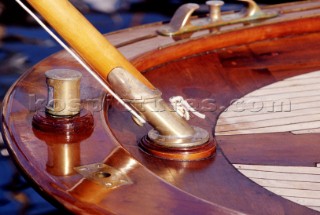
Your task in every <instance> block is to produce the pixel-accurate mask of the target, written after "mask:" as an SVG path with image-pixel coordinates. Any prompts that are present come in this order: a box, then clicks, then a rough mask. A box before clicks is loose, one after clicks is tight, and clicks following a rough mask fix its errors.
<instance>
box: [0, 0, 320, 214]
mask: <svg viewBox="0 0 320 215" xmlns="http://www.w3.org/2000/svg"><path fill="white" fill-rule="evenodd" d="M306 4H307V5H309V6H310V5H311V6H313V7H312V9H310V10H309V9H308V11H309V13H308V12H306V11H298V12H296V11H295V10H293V8H295V7H296V8H301V5H298V6H292V4H289V5H287V6H285V5H284V6H282V10H284V11H285V10H287V11H289V12H288V14H287V16H285V15H284V16H280V17H278V18H276V19H275V20H270V21H265V23H263V22H262V23H257V24H253V25H252V26H245V27H244V28H243V29H241V30H239V31H236V32H234V31H229V30H226V31H225V32H224V33H223V34H221V35H220V34H219V35H215V34H210V35H207V32H199V33H197V34H199V35H193V36H194V37H193V38H191V39H187V40H181V41H178V42H175V41H174V40H172V39H171V38H164V37H160V36H152V37H151V36H150V37H147V36H148V35H150V32H154V29H155V28H156V27H157V26H158V25H160V24H156V25H149V26H145V27H139V28H137V29H130V30H127V31H120V32H118V33H114V34H111V35H108V36H107V37H108V38H110V40H111V41H112V42H113V43H114V44H116V45H118V46H119V48H120V50H121V51H122V52H123V53H124V54H125V55H126V56H127V57H128V58H130V59H131V60H132V62H133V63H134V65H135V66H137V68H138V69H139V70H140V71H143V72H144V75H145V76H146V77H147V78H148V79H149V80H150V81H151V83H153V84H154V85H155V86H156V87H157V88H159V89H160V90H161V91H162V93H163V96H164V98H165V99H168V98H170V97H171V96H176V95H182V96H183V97H184V98H188V99H192V101H193V102H194V104H193V105H194V106H196V107H198V108H197V109H198V110H199V111H202V112H204V113H205V114H206V116H207V118H206V119H205V120H202V119H197V118H193V119H192V120H191V121H190V124H192V125H197V126H200V127H202V128H205V129H207V130H208V131H211V132H210V133H211V138H213V137H214V136H215V129H216V123H217V121H218V118H219V117H220V115H221V113H223V111H224V110H225V109H226V108H228V106H229V105H230V103H231V101H233V100H234V99H239V98H241V97H243V96H245V95H246V94H248V93H250V92H252V91H255V90H257V89H259V88H261V87H264V86H267V85H269V84H272V83H275V82H277V81H282V80H284V79H286V78H290V77H294V76H297V75H301V74H306V73H310V72H314V71H318V70H320V49H319V47H320V25H319V23H320V22H319V18H318V17H317V16H316V17H312V18H305V19H301V20H294V17H295V18H296V17H301V16H310V14H311V15H312V14H316V11H318V10H319V9H318V7H314V5H316V6H317V5H319V4H320V2H319V1H311V2H306ZM292 11H294V12H292ZM286 18H287V19H288V20H289V21H286V22H284V23H280V24H278V23H277V21H278V22H280V21H283V20H286ZM277 19H278V20H277ZM263 24H268V25H263ZM237 28H238V26H235V29H237ZM201 34H205V36H204V37H199V36H200V35H201ZM128 36H130V37H131V38H133V42H128V43H126V41H127V39H126V38H127V37H128ZM236 36H237V37H236ZM134 38H136V40H134ZM137 38H142V39H141V41H140V40H138V39H137ZM146 38H147V39H146ZM119 44H120V45H119ZM56 67H60V68H61V67H63V68H72V69H77V70H79V71H81V72H82V73H83V75H84V78H83V81H82V87H81V90H82V100H83V106H84V107H85V108H87V109H88V110H90V111H92V113H93V115H94V120H95V128H94V131H93V133H92V134H91V136H90V137H88V138H87V139H85V140H83V141H81V143H75V144H78V145H79V148H80V149H79V152H80V155H79V161H78V162H77V165H87V164H92V163H105V164H108V165H110V166H112V167H114V168H116V169H119V170H121V171H124V172H125V173H126V174H127V175H128V177H129V178H130V179H131V181H132V184H128V185H124V186H121V187H118V188H115V189H108V188H107V187H104V186H102V185H99V184H95V183H93V182H91V181H89V180H87V179H84V178H83V177H82V176H81V175H79V174H73V175H70V176H58V175H55V174H52V173H50V172H48V171H47V170H48V163H49V160H48V159H49V158H48V157H49V156H50V155H52V153H53V154H54V153H55V151H54V148H53V147H52V144H54V142H53V143H52V139H47V140H46V141H44V140H40V139H38V138H37V136H39V134H38V133H37V131H35V130H33V129H32V127H31V121H32V117H33V115H34V111H32V110H30V108H31V109H32V108H36V106H37V105H32V104H33V103H32V101H33V100H34V96H30V95H35V96H36V98H37V99H39V98H43V99H45V97H46V86H45V76H44V72H45V71H46V70H48V69H52V68H56ZM101 102H102V104H103V105H99V104H101ZM5 104H6V105H5V106H4V109H3V119H4V120H3V128H4V132H5V140H6V141H7V144H8V146H9V147H10V151H11V153H12V155H13V157H14V159H15V160H16V161H17V163H18V165H19V166H20V167H21V168H22V169H23V171H24V172H25V174H26V175H27V176H28V177H29V178H30V179H31V180H32V181H33V182H34V184H35V186H37V187H38V188H39V189H40V190H41V192H43V193H44V194H45V195H47V196H50V197H51V198H52V199H53V200H55V201H57V202H59V203H60V204H62V205H63V206H64V207H66V208H67V209H69V210H71V211H73V212H75V213H82V214H85V213H88V214H105V213H107V214H108V213H110V214H237V213H248V214H317V213H318V212H317V211H315V210H312V209H311V208H307V207H305V206H303V205H299V204H296V203H294V202H292V201H289V200H287V199H285V198H282V197H281V196H279V195H277V194H275V193H273V192H270V191H268V190H267V189H265V188H263V187H262V186H260V185H258V184H256V183H255V182H253V181H252V180H250V179H249V178H247V177H246V176H245V173H244V175H243V174H242V173H241V172H239V171H238V170H237V169H236V168H235V167H234V165H233V164H236V165H247V166H251V165H260V166H293V167H295V166H296V167H315V166H316V163H318V162H320V161H319V154H320V144H319V138H318V136H319V134H301V135H295V134H293V133H291V132H279V133H263V134H246V135H232V136H229V135H223V136H218V135H217V136H215V138H216V140H217V143H218V150H217V153H216V155H215V156H214V157H212V158H209V159H206V160H202V161H197V162H177V161H169V160H162V159H158V158H155V157H152V156H149V155H147V154H145V153H143V152H141V151H140V150H139V148H138V144H137V143H138V141H139V140H140V139H141V138H142V137H143V136H144V135H146V134H147V131H148V129H150V127H148V126H145V127H142V128H140V127H138V126H137V125H135V124H134V122H133V121H132V120H131V116H130V114H129V113H128V112H125V111H124V110H123V108H121V107H120V106H119V104H116V102H114V101H112V99H108V98H107V97H106V96H105V94H104V92H103V91H102V90H101V88H100V87H99V86H97V84H96V82H95V81H94V80H93V79H92V78H91V77H90V76H89V75H88V74H87V73H85V72H84V71H83V69H81V68H80V66H79V65H77V64H76V63H75V62H74V60H72V59H71V58H70V57H69V56H68V55H67V54H66V53H65V52H61V53H58V54H56V55H53V56H52V57H50V58H48V59H46V60H44V61H42V62H41V63H39V64H38V65H36V66H35V67H34V68H32V69H31V70H30V71H28V72H27V73H25V75H24V76H23V77H22V78H21V79H20V80H19V82H17V84H16V85H15V86H13V88H12V89H11V91H9V93H8V94H7V97H6V100H5ZM197 105H198V106H197ZM50 141H51V142H50ZM46 142H47V143H46ZM75 153H77V152H75ZM314 207H317V206H314ZM315 209H316V208H315Z"/></svg>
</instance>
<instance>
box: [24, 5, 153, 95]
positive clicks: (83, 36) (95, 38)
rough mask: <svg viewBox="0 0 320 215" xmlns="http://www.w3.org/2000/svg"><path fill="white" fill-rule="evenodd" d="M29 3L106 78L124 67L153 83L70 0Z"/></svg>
mask: <svg viewBox="0 0 320 215" xmlns="http://www.w3.org/2000/svg"><path fill="white" fill-rule="evenodd" d="M28 2H29V4H30V5H31V6H32V7H33V8H34V9H35V10H36V11H37V12H38V13H39V14H40V15H41V16H42V17H43V18H45V20H46V21H47V22H48V23H49V24H50V25H51V26H52V27H53V28H54V29H55V30H56V31H57V32H58V33H59V34H60V36H61V37H62V38H63V39H64V40H65V41H66V42H67V43H68V44H69V45H70V46H71V47H72V48H73V49H74V50H75V51H76V52H77V53H78V55H80V56H81V57H82V59H84V60H85V61H86V63H87V64H88V65H89V66H90V67H91V68H92V69H93V70H94V71H95V72H97V73H98V74H99V75H100V76H101V77H103V79H104V80H106V78H107V76H108V74H109V73H110V72H111V70H112V69H114V68H116V67H122V68H124V69H126V70H127V71H129V72H130V73H131V74H133V75H134V77H136V78H137V79H139V80H140V81H141V82H142V83H144V84H145V85H146V86H148V87H149V88H151V89H154V86H153V85H152V84H151V83H150V82H149V81H148V80H147V79H146V78H145V77H144V76H143V75H142V74H141V73H140V72H139V71H138V70H137V69H136V68H135V67H134V66H133V65H132V64H131V63H130V62H129V61H128V60H127V59H126V58H125V57H124V56H123V55H122V54H121V53H120V52H119V51H118V50H117V49H116V48H115V47H114V46H112V45H111V43H110V42H109V41H108V40H107V39H106V38H105V37H104V36H103V35H102V34H101V33H100V32H99V31H98V30H97V29H96V28H95V27H94V26H93V25H92V24H91V23H90V22H89V21H88V20H87V19H86V18H85V17H84V16H83V15H82V14H81V13H80V12H79V11H78V10H77V9H76V8H75V7H74V6H73V5H72V4H71V3H70V2H69V1H67V0H28Z"/></svg>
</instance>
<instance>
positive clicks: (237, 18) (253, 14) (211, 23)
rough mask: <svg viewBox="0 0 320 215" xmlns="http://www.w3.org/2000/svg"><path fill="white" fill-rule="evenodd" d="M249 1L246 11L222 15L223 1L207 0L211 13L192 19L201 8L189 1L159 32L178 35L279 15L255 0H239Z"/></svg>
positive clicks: (165, 34)
mask: <svg viewBox="0 0 320 215" xmlns="http://www.w3.org/2000/svg"><path fill="white" fill-rule="evenodd" d="M238 1H241V2H246V3H248V8H247V9H246V10H245V11H242V12H239V13H236V14H227V15H225V16H223V17H222V16H221V6H222V5H223V4H224V2H223V1H219V0H213V1H207V2H206V4H207V5H208V6H209V8H210V14H209V16H208V17H206V18H201V19H194V20H192V19H191V16H192V13H193V12H194V11H195V10H196V9H198V8H199V5H198V4H194V3H188V4H184V5H182V6H181V7H179V8H178V9H177V11H176V12H175V14H174V15H173V17H172V19H171V21H170V23H169V24H168V25H166V26H164V27H162V28H161V29H159V30H158V31H157V32H158V33H159V34H160V35H163V36H176V35H180V34H185V33H192V32H196V31H200V30H205V29H209V30H210V29H214V28H218V27H222V26H226V25H231V24H238V23H246V22H249V21H255V20H261V19H270V18H274V17H276V16H278V15H279V12H278V11H268V12H265V11H262V10H261V9H260V7H259V6H258V5H257V4H256V3H255V2H254V1H253V0H238Z"/></svg>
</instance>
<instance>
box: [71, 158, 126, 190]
mask: <svg viewBox="0 0 320 215" xmlns="http://www.w3.org/2000/svg"><path fill="white" fill-rule="evenodd" d="M74 169H75V171H76V172H78V173H79V174H81V175H82V176H83V177H85V178H86V179H88V180H90V181H93V182H95V183H97V184H101V185H103V186H104V187H106V188H109V189H113V188H116V187H120V186H123V185H127V184H132V181H131V180H130V178H129V177H128V176H127V175H126V174H125V173H123V172H121V171H120V170H117V169H115V168H113V167H111V166H109V165H106V164H103V163H96V164H89V165H85V166H79V167H75V168H74Z"/></svg>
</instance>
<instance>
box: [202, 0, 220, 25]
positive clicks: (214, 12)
mask: <svg viewBox="0 0 320 215" xmlns="http://www.w3.org/2000/svg"><path fill="white" fill-rule="evenodd" d="M206 5H208V6H209V7H210V15H209V18H210V22H219V21H221V6H222V5H224V2H223V1H219V0H213V1H207V2H206Z"/></svg>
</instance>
